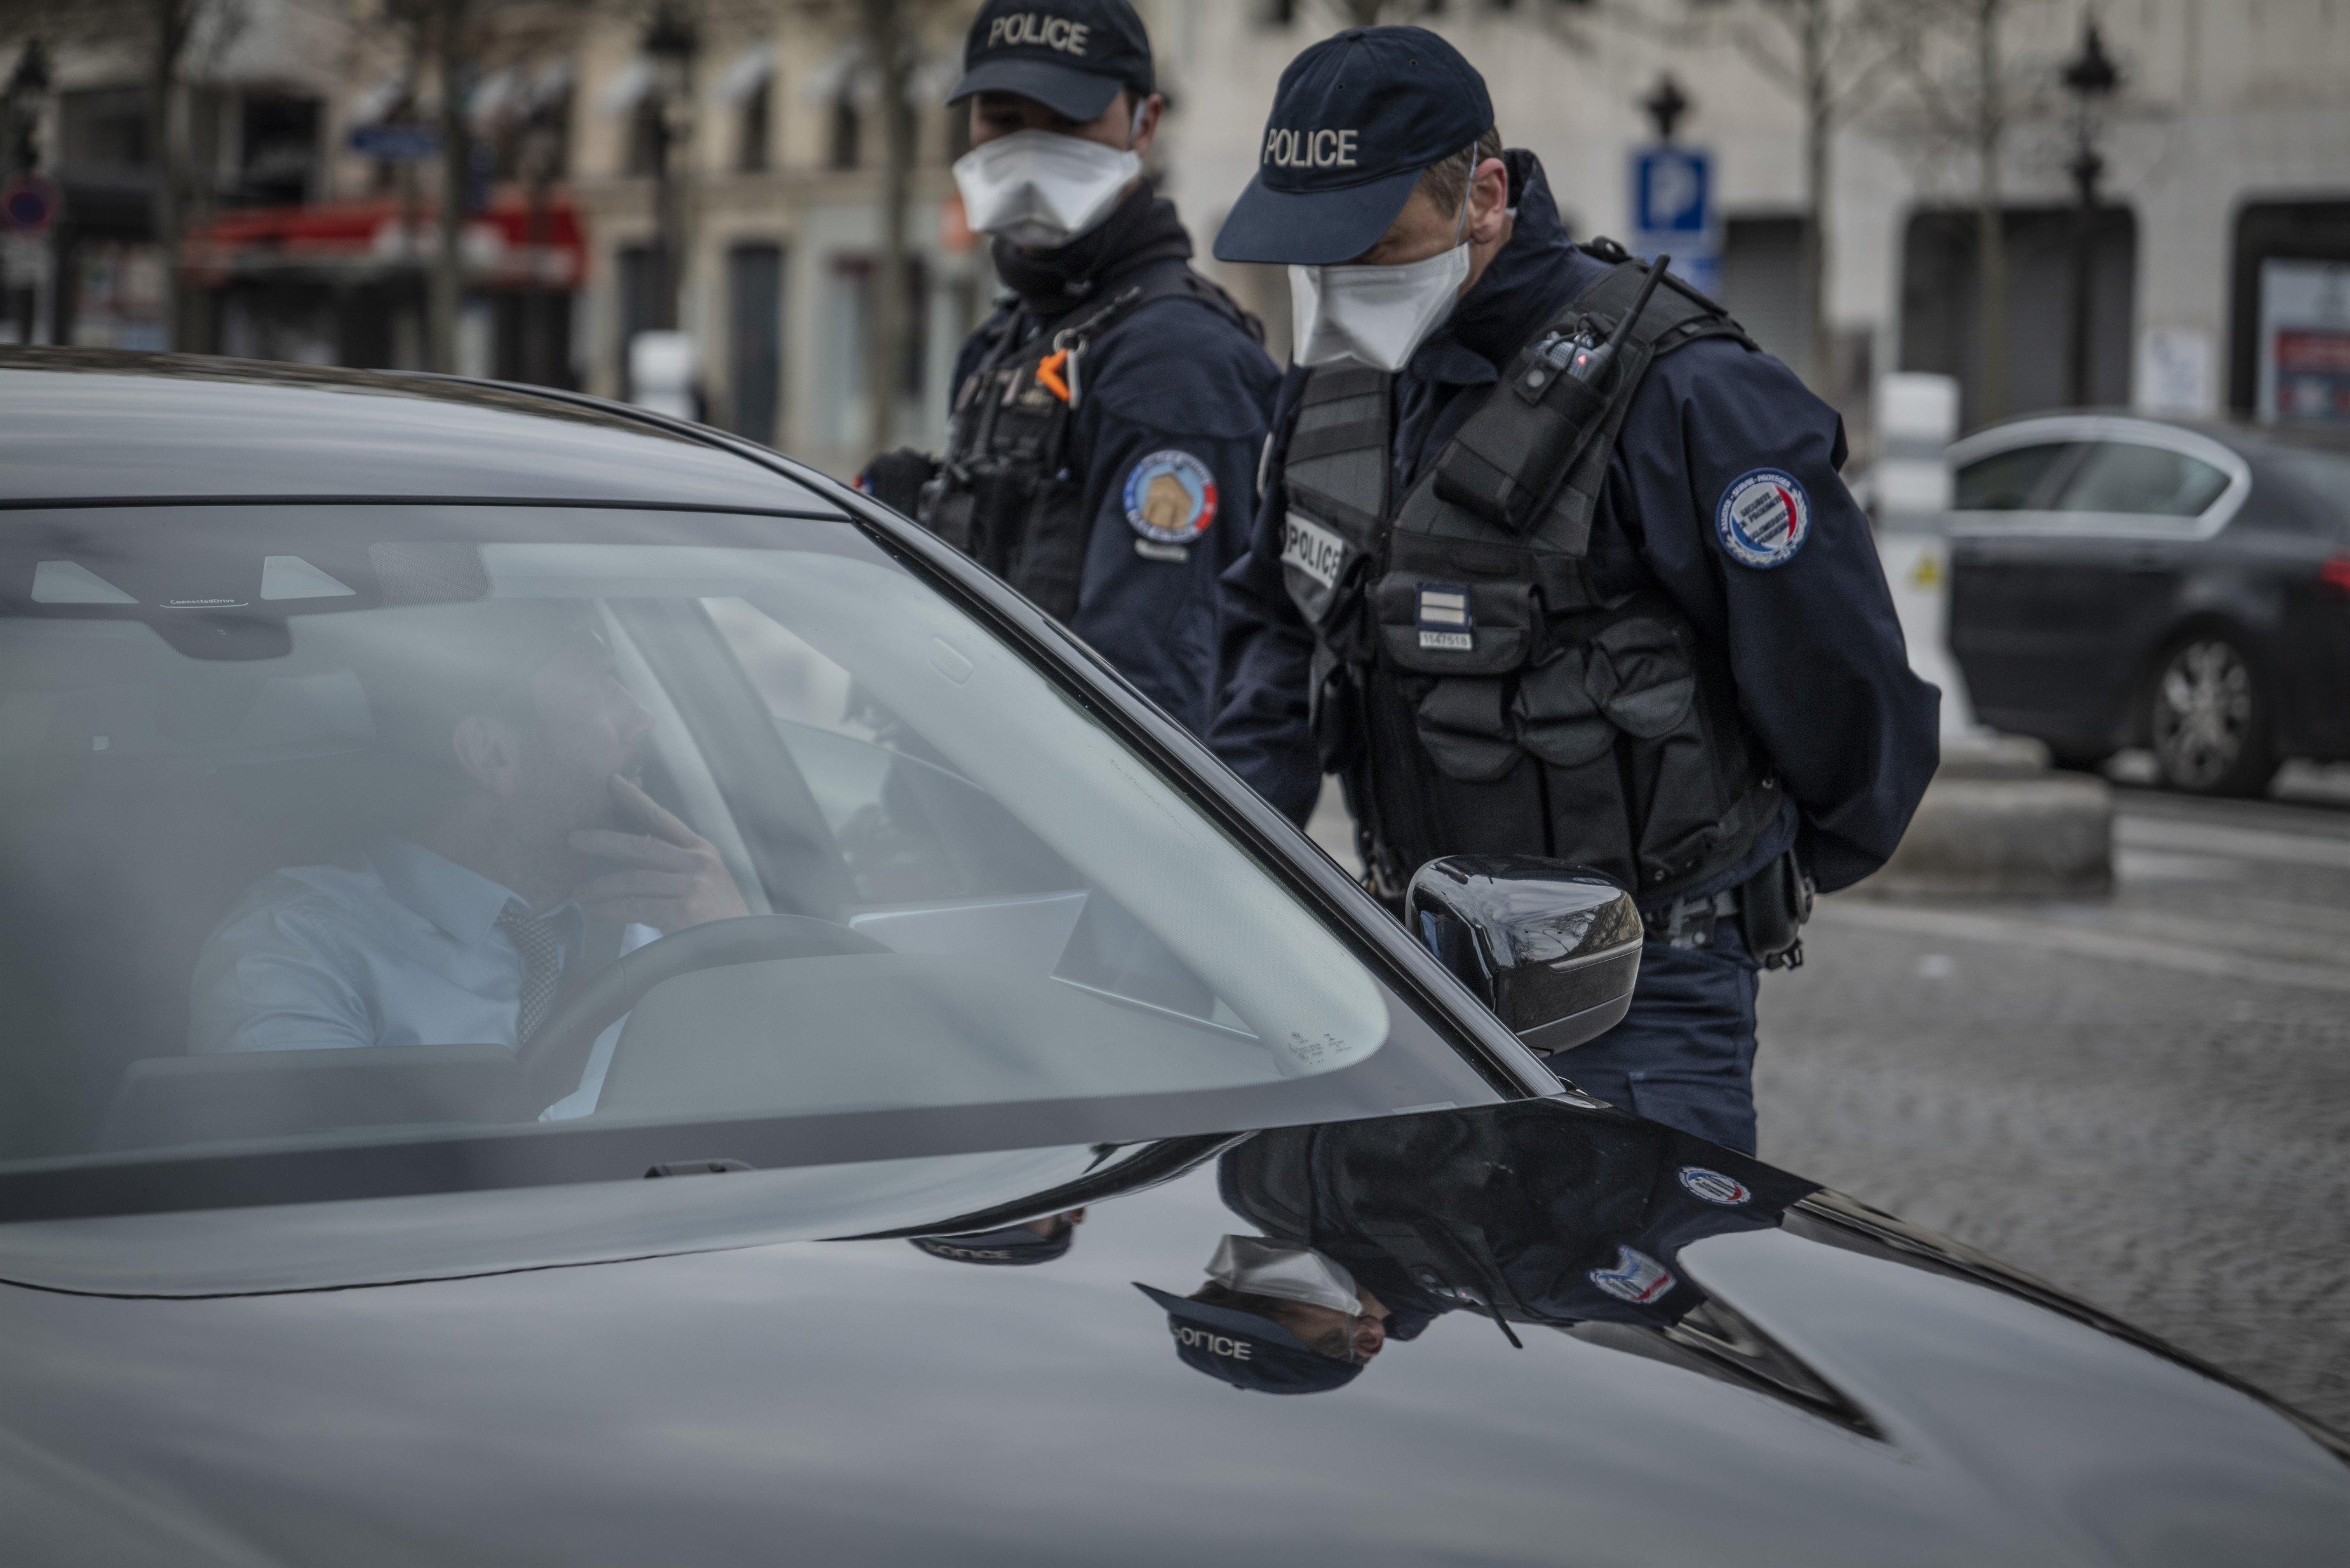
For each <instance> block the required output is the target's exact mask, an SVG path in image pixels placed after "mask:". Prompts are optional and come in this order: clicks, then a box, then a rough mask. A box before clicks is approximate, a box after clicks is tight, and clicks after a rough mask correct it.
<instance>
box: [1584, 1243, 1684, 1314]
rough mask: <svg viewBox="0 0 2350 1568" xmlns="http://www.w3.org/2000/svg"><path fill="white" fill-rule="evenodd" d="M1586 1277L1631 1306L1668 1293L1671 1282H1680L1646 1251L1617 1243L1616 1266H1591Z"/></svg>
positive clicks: (1649, 1302)
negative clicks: (1603, 1267)
mask: <svg viewBox="0 0 2350 1568" xmlns="http://www.w3.org/2000/svg"><path fill="white" fill-rule="evenodd" d="M1590 1278H1591V1282H1592V1283H1593V1284H1595V1285H1597V1286H1598V1287H1599V1288H1600V1289H1601V1290H1603V1291H1606V1292H1607V1293H1608V1294H1609V1295H1611V1296H1614V1297H1615V1298H1616V1299H1617V1301H1624V1302H1630V1303H1632V1304H1633V1305H1635V1306H1648V1305H1649V1304H1651V1303H1654V1302H1656V1301H1658V1300H1659V1299H1661V1298H1662V1297H1664V1296H1666V1295H1669V1294H1670V1293H1671V1292H1672V1288H1673V1286H1675V1285H1676V1284H1679V1281H1678V1280H1676V1279H1674V1278H1673V1274H1672V1271H1671V1270H1670V1269H1668V1268H1666V1267H1665V1266H1664V1265H1663V1264H1662V1263H1659V1262H1657V1260H1656V1259H1654V1258H1651V1257H1650V1256H1648V1253H1646V1252H1636V1251H1633V1250H1632V1249H1631V1248H1629V1247H1626V1246H1621V1245H1618V1246H1617V1249H1616V1266H1615V1267H1614V1268H1612V1269H1594V1270H1592V1271H1591V1275H1590Z"/></svg>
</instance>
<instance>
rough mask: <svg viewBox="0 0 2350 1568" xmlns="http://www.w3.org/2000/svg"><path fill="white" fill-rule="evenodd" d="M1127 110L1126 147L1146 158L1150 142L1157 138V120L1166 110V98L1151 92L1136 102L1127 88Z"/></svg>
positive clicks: (1148, 153)
mask: <svg viewBox="0 0 2350 1568" xmlns="http://www.w3.org/2000/svg"><path fill="white" fill-rule="evenodd" d="M1127 111H1128V115H1129V116H1130V117H1131V118H1130V119H1128V121H1127V143H1126V149H1127V151H1129V152H1132V153H1134V154H1135V155H1137V156H1138V157H1145V158H1147V157H1149V155H1150V144H1151V143H1152V142H1154V141H1156V140H1159V119H1160V118H1161V117H1162V116H1164V115H1165V114H1166V112H1167V99H1166V98H1165V97H1164V96H1163V95H1161V94H1159V93H1152V94H1150V95H1149V97H1148V98H1145V99H1141V100H1140V101H1139V102H1138V101H1136V99H1135V96H1134V94H1133V92H1132V90H1131V89H1129V90H1128V94H1127Z"/></svg>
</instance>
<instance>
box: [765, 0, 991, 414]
mask: <svg viewBox="0 0 2350 1568" xmlns="http://www.w3.org/2000/svg"><path fill="white" fill-rule="evenodd" d="M804 4H805V5H806V9H807V10H808V11H809V12H811V13H812V14H814V15H815V16H817V17H819V18H821V19H826V20H829V21H831V22H832V23H833V24H834V25H835V26H837V27H838V28H839V29H840V30H841V32H842V34H843V36H844V42H846V43H848V44H849V45H851V46H852V47H855V48H856V49H857V51H858V57H859V63H860V65H861V67H862V69H863V72H864V81H865V85H866V86H867V87H868V88H870V89H871V92H872V99H873V104H874V109H875V112H876V113H878V114H879V116H880V119H881V149H880V151H881V158H880V166H879V169H878V170H877V171H876V174H877V176H878V178H877V184H878V186H879V190H878V191H877V192H875V195H876V205H877V207H878V208H879V218H880V228H881V233H880V243H879V247H878V250H879V254H878V255H877V257H876V265H875V267H874V275H873V293H872V296H871V302H872V308H871V309H870V310H869V311H868V312H867V315H866V330H865V344H864V354H865V362H866V368H867V369H866V376H865V430H866V440H867V441H868V444H869V445H870V446H871V448H872V450H874V451H876V452H881V451H885V450H887V449H888V448H889V446H891V445H892V444H893V443H894V442H895V441H896V439H897V413H898V394H899V377H900V375H901V374H902V373H903V371H904V369H905V366H906V364H907V363H908V361H909V359H910V357H911V351H912V341H911V331H912V317H911V313H910V311H909V310H908V308H907V305H908V301H909V297H910V295H911V293H912V277H913V268H912V258H911V255H910V240H909V237H908V236H909V234H910V229H911V223H910V218H909V214H908V213H907V202H908V201H909V200H910V197H911V195H912V192H913V183H914V169H915V164H916V162H917V157H916V152H917V149H916V146H915V132H916V130H917V129H918V128H919V125H920V106H919V105H918V104H916V103H915V102H914V101H913V94H914V92H915V89H916V84H917V81H918V78H919V77H920V70H921V66H922V62H923V60H924V58H925V57H926V55H927V54H928V53H929V51H930V50H931V47H932V44H933V41H934V36H936V35H939V34H941V32H942V30H943V29H944V27H945V26H946V25H948V24H950V23H952V24H957V25H960V23H961V22H962V20H964V19H965V18H967V16H969V14H970V12H971V10H972V6H971V5H970V4H969V3H968V0H804ZM842 90H844V91H847V90H852V89H851V88H850V86H849V85H848V84H846V83H845V84H844V86H843V88H842Z"/></svg>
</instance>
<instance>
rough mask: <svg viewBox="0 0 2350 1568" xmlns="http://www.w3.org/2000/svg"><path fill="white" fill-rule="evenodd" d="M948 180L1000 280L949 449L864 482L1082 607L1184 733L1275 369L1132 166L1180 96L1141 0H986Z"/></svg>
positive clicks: (1197, 722)
mask: <svg viewBox="0 0 2350 1568" xmlns="http://www.w3.org/2000/svg"><path fill="white" fill-rule="evenodd" d="M963 63H964V67H965V70H964V75H963V78H962V81H961V82H960V83H958V84H957V86H956V88H955V89H954V92H953V94H952V95H951V97H950V98H949V99H948V102H949V103H951V104H959V103H962V102H964V101H965V100H969V101H970V102H971V105H972V109H971V117H972V118H971V125H972V151H970V153H969V154H968V155H966V156H965V157H963V158H962V159H961V160H960V161H957V162H956V164H955V168H954V174H955V182H956V184H957V185H958V186H959V187H960V189H961V190H962V199H963V210H964V213H965V214H966V216H967V217H968V219H969V221H970V223H971V225H972V228H974V229H976V230H978V231H980V232H981V233H983V234H990V235H992V236H993V249H992V254H993V260H994V264H995V270H996V273H997V275H999V276H1000V277H1001V278H1002V279H1003V282H1004V283H1005V284H1006V285H1008V286H1009V293H1008V294H1007V295H1006V296H1004V298H1003V302H1002V303H1001V304H1000V305H999V306H998V307H997V309H996V311H995V313H994V314H993V315H992V316H991V317H988V319H987V320H986V321H985V322H984V323H983V324H982V326H981V327H980V328H979V330H978V331H976V332H975V333H973V334H972V337H971V340H970V341H969V342H968V343H966V344H965V345H964V346H963V349H962V356H961V358H959V359H958V360H957V362H956V365H955V391H954V400H953V405H952V412H951V420H950V423H949V427H948V437H947V442H948V444H947V452H946V456H945V459H944V462H943V463H942V464H941V463H936V462H931V460H930V459H929V458H927V457H925V456H924V455H922V454H920V453H916V452H893V453H889V454H888V455H886V456H884V457H882V458H879V459H877V460H876V461H875V462H874V464H873V465H872V467H871V468H869V469H868V471H867V480H866V483H867V487H868V489H870V490H872V491H873V493H875V494H876V495H878V496H879V497H880V498H881V499H882V500H884V501H888V502H889V503H890V504H893V505H896V506H898V507H899V509H900V510H902V511H905V512H908V513H910V514H914V515H916V516H917V517H919V518H920V521H921V522H922V523H923V524H926V525H927V526H929V527H930V528H931V530H932V531H933V532H935V533H937V534H939V535H941V536H942V537H943V538H945V539H947V540H948V541H950V542H951V543H952V544H954V545H958V546H959V547H961V548H962V549H964V550H966V551H968V552H969V553H970V554H971V555H972V556H974V557H975V558H977V559H978V560H979V561H980V562H981V563H982V564H983V565H984V566H988V567H990V568H991V569H993V571H995V572H996V573H997V574H998V575H999V576H1003V578H1004V579H1005V580H1007V581H1008V582H1010V583H1011V584H1012V586H1013V587H1016V588H1018V589H1020V590H1021V591H1022V592H1024V593H1025V594H1026V595H1027V596H1028V597H1030V598H1032V599H1034V600H1035V601H1036V602H1037V604H1039V605H1040V606H1042V607H1044V608H1045V610H1047V611H1048V612H1050V613H1051V614H1053V615H1055V616H1056V617H1058V618H1060V619H1061V620H1063V621H1064V622H1066V623H1067V625H1068V626H1069V628H1070V629H1071V630H1073V631H1075V632H1076V634H1077V635H1078V636H1080V637H1082V638H1084V639H1086V640H1087V642H1089V643H1091V644H1092V645H1093V646H1094V647H1095V648H1096V649H1098V650H1099V651H1100V652H1101V653H1102V654H1103V656H1104V657H1106V658H1107V659H1109V661H1110V662H1111V663H1112V664H1113V665H1115V666H1117V667H1118V670H1120V671H1121V672H1122V673H1124V674H1125V675H1126V677H1127V678H1128V680H1132V681H1133V682H1134V683H1135V684H1136V685H1137V686H1139V687H1140V688H1141V689H1142V691H1144V692H1145V693H1147V694H1148V695H1149V696H1150V697H1152V698H1154V699H1155V700H1157V701H1158V702H1159V705H1160V706H1161V707H1163V708H1164V709H1166V710H1167V711H1168V712H1169V713H1170V714H1172V715H1173V716H1174V717H1175V718H1176V719H1178V720H1179V721H1180V722H1183V723H1184V724H1186V725H1187V726H1189V727H1190V728H1191V729H1192V730H1193V731H1195V732H1197V731H1203V730H1204V729H1205V728H1206V725H1207V721H1208V717H1209V711H1210V707H1211V694H1212V691H1213V689H1214V679H1215V659H1216V635H1215V594H1216V587H1215V583H1216V577H1217V575H1218V574H1219V573H1220V572H1222V570H1223V569H1224V568H1225V567H1226V566H1229V565H1231V564H1232V560H1233V559H1234V558H1235V557H1236V556H1238V555H1239V554H1240V552H1241V550H1242V549H1243V546H1244V545H1245V544H1246V541H1247V537H1248V527H1249V524H1250V521H1251V517H1252V515H1253V507H1254V500H1255V467H1256V459H1257V455H1258V452H1259V451H1260V449H1261V448H1262V447H1263V441H1264V435H1265V430H1266V419H1267V416H1268V415H1269V413H1270V411H1271V409H1272V403H1273V399H1274V392H1275V390H1276V389H1277V387H1278V384H1279V379H1280V372H1279V370H1278V369H1276V368H1275V367H1274V363H1273V361H1272V360H1271V359H1270V358H1267V357H1266V355H1265V352H1264V349H1263V345H1262V337H1263V334H1262V331H1261V329H1260V328H1259V327H1258V325H1257V323H1256V322H1255V320H1254V319H1253V317H1249V316H1247V315H1246V314H1245V313H1244V312H1243V311H1242V310H1241V309H1240V307H1239V306H1236V305H1234V304H1233V303H1232V300H1231V299H1230V298H1229V297H1228V296H1226V295H1225V294H1224V293H1223V291H1222V290H1221V289H1219V288H1217V287H1215V286H1213V285H1211V284H1210V283H1208V282H1207V281H1206V280H1205V279H1203V278H1201V276H1200V275H1198V274H1196V273H1194V272H1193V271H1192V270H1191V266H1190V265H1189V258H1190V256H1191V240H1190V238H1189V236H1187V235H1186V234H1184V232H1183V227H1182V224H1181V223H1180V222H1179V221H1178V220H1177V218H1176V215H1175V207H1174V204H1173V203H1172V202H1169V201H1167V200H1165V199H1164V198H1162V197H1160V196H1159V195H1157V194H1156V193H1155V192H1153V191H1152V189H1151V185H1150V182H1149V180H1148V179H1146V178H1144V177H1143V175H1142V172H1141V168H1142V162H1141V160H1142V155H1143V154H1144V153H1145V152H1147V151H1149V148H1150V144H1151V140H1152V139H1153V137H1154V136H1156V134H1157V133H1158V130H1159V117H1160V114H1161V112H1162V111H1163V109H1165V100H1164V99H1162V98H1160V97H1159V94H1158V93H1157V91H1156V90H1154V88H1153V82H1152V71H1151V60H1150V40H1149V37H1148V36H1146V35H1145V34H1144V32H1143V28H1142V23H1141V21H1140V20H1139V18H1138V17H1137V16H1135V14H1134V8H1133V7H1132V6H1131V5H1128V4H1127V3H1126V0H989V3H988V4H987V5H983V6H982V7H981V9H980V12H979V16H978V18H977V19H976V20H975V21H973V22H972V26H971V34H970V36H969V39H968V40H967V42H966V44H965V46H964V50H963Z"/></svg>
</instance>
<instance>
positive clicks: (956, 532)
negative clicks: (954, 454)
mask: <svg viewBox="0 0 2350 1568" xmlns="http://www.w3.org/2000/svg"><path fill="white" fill-rule="evenodd" d="M977 504H978V498H977V497H976V496H974V495H973V494H972V492H971V490H970V489H969V487H967V486H959V485H951V484H949V483H947V481H946V480H945V478H944V477H943V476H941V477H939V478H934V479H932V480H931V482H930V483H928V484H925V485H923V486H922V506H921V510H920V513H918V514H917V515H918V516H919V517H920V519H921V522H922V526H923V527H925V528H928V529H929V530H930V531H931V533H933V534H936V535H938V536H939V537H940V538H941V539H943V540H945V541H946V542H947V543H948V544H950V545H953V546H954V547H955V548H956V549H958V550H961V551H962V553H963V554H964V555H966V556H968V555H971V554H972V539H971V519H972V511H973V509H974V508H975V507H976V506H977Z"/></svg>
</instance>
